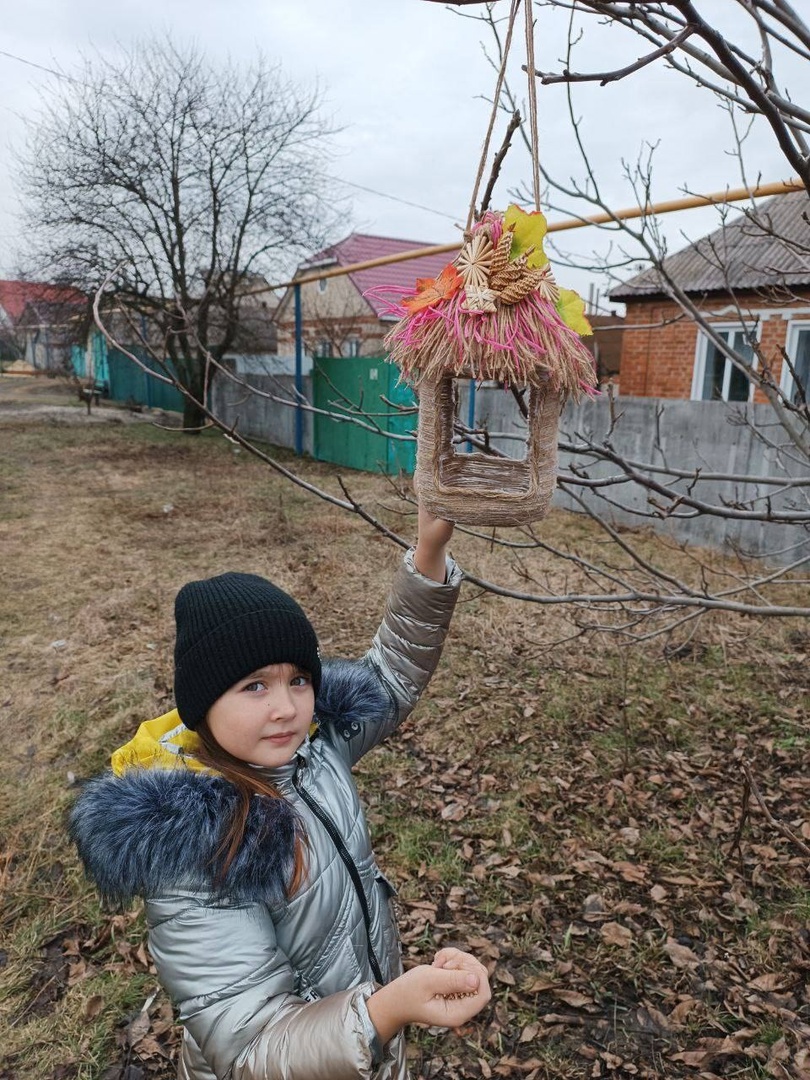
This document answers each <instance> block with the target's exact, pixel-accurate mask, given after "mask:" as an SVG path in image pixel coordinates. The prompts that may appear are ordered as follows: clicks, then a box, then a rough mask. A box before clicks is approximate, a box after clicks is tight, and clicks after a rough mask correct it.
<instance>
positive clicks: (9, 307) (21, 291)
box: [0, 281, 85, 322]
mask: <svg viewBox="0 0 810 1080" xmlns="http://www.w3.org/2000/svg"><path fill="white" fill-rule="evenodd" d="M84 300H85V295H84V293H83V292H81V291H80V290H79V289H74V288H73V287H72V286H70V285H49V284H47V283H46V282H43V281H0V308H3V310H4V311H5V313H6V314H7V315H8V317H9V319H11V321H12V322H17V320H18V319H19V318H20V316H21V315H22V313H23V311H24V310H25V305H26V304H35V303H37V302H45V303H56V304H78V303H81V302H83V301H84Z"/></svg>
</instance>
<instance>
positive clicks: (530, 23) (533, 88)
mask: <svg viewBox="0 0 810 1080" xmlns="http://www.w3.org/2000/svg"><path fill="white" fill-rule="evenodd" d="M524 11H525V14H526V71H527V73H528V76H529V132H530V135H531V144H532V182H533V184H534V208H535V210H539V209H540V147H539V139H538V134H537V83H536V82H535V77H534V72H535V66H534V18H533V15H532V4H531V0H526V4H525V6H524Z"/></svg>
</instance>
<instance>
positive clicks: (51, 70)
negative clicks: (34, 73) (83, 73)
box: [0, 49, 79, 83]
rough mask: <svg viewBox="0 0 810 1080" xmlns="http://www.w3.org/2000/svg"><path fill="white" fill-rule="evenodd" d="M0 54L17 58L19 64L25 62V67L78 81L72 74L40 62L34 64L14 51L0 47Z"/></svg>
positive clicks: (69, 80) (9, 57) (13, 58)
mask: <svg viewBox="0 0 810 1080" xmlns="http://www.w3.org/2000/svg"><path fill="white" fill-rule="evenodd" d="M0 56H6V57H8V59H9V60H17V61H18V62H19V63H20V64H25V65H26V66H27V67H32V68H36V69H37V70H38V71H47V73H48V74H49V75H56V77H57V78H58V79H67V80H68V82H74V83H78V82H79V80H78V79H74V78H73V76H72V75H66V74H65V73H64V71H57V70H56V69H55V68H49V67H45V66H44V65H42V64H35V63H34V61H33V60H26V59H25V58H24V57H22V56H16V55H15V54H14V53H10V52H6V51H5V49H0Z"/></svg>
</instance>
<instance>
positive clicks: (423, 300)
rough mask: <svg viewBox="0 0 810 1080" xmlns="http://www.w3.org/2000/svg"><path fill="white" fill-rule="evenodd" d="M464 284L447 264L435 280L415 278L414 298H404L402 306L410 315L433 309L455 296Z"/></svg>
mask: <svg viewBox="0 0 810 1080" xmlns="http://www.w3.org/2000/svg"><path fill="white" fill-rule="evenodd" d="M463 284H464V282H463V281H462V278H461V274H460V273H459V272H458V270H456V268H455V266H453V264H452V263H448V264H447V266H445V268H444V270H442V272H441V273H440V274H439V276H438V277H437V278H417V279H416V296H406V297H405V299H404V300H403V301H402V306H403V307H404V308H405V309H406V310H407V311H408V312H409V313H410V314H411V315H415V314H416V312H417V311H422V310H424V308H429V307H435V306H436V305H437V304H441V303H442V302H443V301H445V300H449V299H450V297H451V296H453V295H455V293H457V292H458V290H459V289H460V288H461V286H462V285H463Z"/></svg>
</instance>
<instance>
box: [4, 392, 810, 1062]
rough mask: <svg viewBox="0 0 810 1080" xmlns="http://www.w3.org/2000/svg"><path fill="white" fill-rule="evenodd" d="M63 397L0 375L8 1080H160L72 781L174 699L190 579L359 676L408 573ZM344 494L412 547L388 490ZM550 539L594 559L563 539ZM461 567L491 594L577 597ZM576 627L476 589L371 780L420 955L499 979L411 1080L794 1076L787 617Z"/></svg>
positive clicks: (554, 576)
mask: <svg viewBox="0 0 810 1080" xmlns="http://www.w3.org/2000/svg"><path fill="white" fill-rule="evenodd" d="M55 394H56V388H55V387H54V385H53V384H50V383H48V384H37V386H36V387H35V388H34V390H33V391H32V390H31V388H30V385H29V386H28V388H26V387H25V386H24V385H23V384H20V383H17V384H15V385H14V388H13V390H11V389H9V386H8V380H7V379H2V380H0V536H1V537H2V551H3V563H2V568H3V576H4V581H3V588H2V590H0V620H1V622H2V628H3V629H2V639H0V653H1V654H2V663H3V669H4V671H5V672H6V676H5V679H4V683H3V687H2V689H0V739H1V740H2V745H1V747H0V752H2V762H3V769H2V804H0V886H1V887H2V889H3V899H2V916H1V918H2V931H1V933H2V938H1V939H0V973H1V974H2V990H0V1080H67V1078H74V1077H75V1078H77V1080H91V1078H103V1080H146V1078H150V1080H155V1078H157V1080H168V1078H169V1077H172V1076H173V1074H174V1066H173V1060H172V1059H173V1056H174V1054H175V1053H176V1045H177V1035H176V1029H175V1028H174V1026H173V1023H172V1015H171V1008H170V1005H169V1003H168V1002H167V1001H166V999H165V997H164V996H163V995H162V993H161V992H160V990H159V987H158V985H157V982H156V979H155V975H154V971H153V969H152V967H151V963H150V958H149V955H148V953H147V951H146V949H145V937H144V932H143V925H142V922H141V917H140V910H139V908H138V907H136V908H134V909H133V910H132V911H120V912H119V911H116V912H105V911H102V910H101V909H100V908H99V905H98V903H97V901H96V899H95V897H94V893H93V890H92V888H91V887H90V886H89V885H88V884H87V883H86V882H85V881H84V879H83V876H82V873H81V871H80V868H79V866H78V863H77V859H76V856H75V854H74V852H73V851H72V850H71V848H70V847H69V846H68V843H67V841H66V837H65V830H64V823H65V814H66V811H67V809H68V807H69V806H70V803H71V801H72V799H73V798H74V797H75V792H76V790H77V786H78V785H79V784H81V782H82V780H83V779H84V778H86V777H88V776H90V775H92V774H94V773H96V772H97V771H99V770H100V769H102V768H103V767H104V766H105V764H106V762H107V760H108V758H109V754H110V752H111V751H112V749H114V748H115V747H116V746H117V745H119V744H120V743H121V742H123V741H125V740H126V739H127V738H129V736H130V735H131V734H132V732H133V731H134V729H135V727H136V726H137V724H138V723H139V721H141V720H142V719H144V718H148V717H150V716H153V715H157V714H158V713H160V712H162V711H164V710H165V709H166V708H167V707H169V706H170V705H171V680H172V672H171V647H172V603H173V599H174V595H175V593H176V591H177V589H178V587H179V586H180V585H181V584H182V583H183V582H184V581H186V580H188V579H189V578H194V577H199V576H203V575H208V574H214V573H218V572H221V571H224V570H226V569H241V570H248V571H255V572H258V573H261V574H264V575H266V576H268V577H270V578H272V579H273V580H275V581H277V582H278V583H279V584H280V585H281V586H283V587H284V588H285V589H288V590H289V591H290V592H291V593H292V594H293V595H294V596H296V597H297V598H298V599H299V600H300V601H301V602H302V604H303V605H304V607H305V608H306V609H307V610H308V611H309V612H310V613H311V615H312V617H313V621H314V622H315V624H316V627H317V629H318V632H319V635H320V637H321V641H322V644H323V648H324V651H325V652H326V653H327V654H332V655H343V656H356V655H359V654H360V653H362V651H363V650H364V649H365V647H366V645H367V643H368V642H369V640H370V638H371V636H372V634H373V632H374V630H375V628H376V624H377V619H378V617H379V613H380V611H381V609H382V605H383V602H384V598H385V593H386V588H387V584H388V581H389V579H390V577H391V574H392V572H393V570H394V567H395V565H396V564H397V561H398V559H399V557H400V555H399V552H398V550H397V549H396V548H395V546H394V545H393V544H391V543H390V542H389V541H387V540H385V539H384V538H382V537H380V536H378V535H377V534H375V533H373V532H372V531H371V530H370V529H369V527H368V526H367V525H365V524H364V523H363V522H362V521H360V520H358V519H357V518H354V517H350V516H348V515H347V514H346V513H344V512H343V511H340V510H338V509H335V508H332V507H330V506H328V505H327V504H325V503H323V502H321V501H318V500H315V499H313V498H312V497H311V496H308V495H306V494H305V493H303V492H301V491H300V490H298V489H296V488H294V487H293V486H291V485H290V484H289V483H288V482H286V481H284V480H282V479H280V478H279V477H277V476H276V475H274V474H273V473H272V472H271V471H269V470H268V469H267V468H266V467H264V466H262V465H260V464H259V463H258V462H256V461H255V460H253V459H251V458H250V457H248V456H247V455H246V454H244V453H235V452H234V448H233V446H231V445H230V444H229V443H228V442H227V441H226V440H224V439H223V438H222V437H221V436H218V435H205V436H203V437H198V438H192V437H188V436H185V437H183V436H178V435H177V434H175V433H172V432H169V431H165V430H160V429H158V428H156V427H154V426H152V425H150V424H149V423H145V422H132V421H131V418H128V419H127V422H123V420H122V418H121V416H120V414H118V413H114V412H113V411H112V410H106V411H104V418H105V420H107V421H108V422H99V421H98V420H97V419H92V418H91V419H90V420H87V418H86V417H84V414H83V410H82V408H81V407H80V406H79V405H78V404H75V405H71V404H70V402H69V401H68V400H67V399H66V398H64V397H61V398H60V397H59V396H58V395H57V396H55V397H54V395H55ZM32 395H33V396H32ZM12 397H13V398H15V399H16V400H15V401H14V402H11V401H10V399H11V398H12ZM32 402H33V403H34V404H40V405H49V404H56V405H59V404H60V403H61V404H63V405H65V406H67V407H68V412H67V413H58V412H57V413H53V412H51V413H48V412H39V413H33V414H29V415H27V416H26V415H21V413H20V410H21V409H22V408H23V407H27V405H29V404H31V403H32ZM286 460H287V461H288V462H290V461H291V459H290V458H287V459H286ZM296 467H298V464H296ZM300 468H301V471H302V472H303V473H304V474H305V475H307V476H308V477H309V478H311V479H314V480H316V482H317V483H319V484H321V485H323V486H325V487H327V488H329V489H330V490H332V491H334V492H335V493H338V494H339V488H338V485H337V476H336V471H335V470H333V469H330V468H329V467H327V466H323V465H319V464H317V463H313V462H304V463H301V464H300ZM347 482H348V484H349V486H350V488H351V490H352V494H353V495H354V496H355V497H356V498H358V499H360V500H361V501H362V502H364V503H366V504H367V505H369V506H373V507H374V508H375V511H376V512H379V513H380V514H381V516H382V517H383V518H384V520H386V521H387V522H389V524H391V525H392V527H394V528H396V529H397V530H398V531H400V532H404V533H408V534H409V533H411V532H412V530H413V520H412V518H404V519H403V517H402V515H401V512H400V511H399V510H397V509H396V507H395V506H393V503H394V500H393V498H392V495H391V489H390V487H389V485H388V484H387V483H386V482H385V481H383V480H382V479H380V478H378V477H373V476H369V475H365V474H349V475H348V476H347ZM386 506H388V509H386ZM543 533H544V535H546V536H548V537H549V538H550V539H551V540H552V541H553V542H554V543H555V544H556V545H561V546H565V545H575V546H576V547H577V548H578V549H579V550H587V551H592V552H594V553H598V552H599V551H600V550H601V548H600V544H599V538H598V536H597V534H596V533H595V532H594V530H593V529H592V527H591V526H590V525H589V524H588V523H587V522H586V521H584V520H583V519H581V518H579V517H575V516H574V515H567V514H562V513H557V514H554V515H552V517H551V518H550V519H549V521H548V522H546V523H544V525H543ZM645 543H648V544H649V545H650V546H651V548H655V547H656V546H657V545H658V542H657V541H654V540H652V539H649V540H646V541H645ZM454 552H455V554H456V556H457V558H458V559H459V561H460V562H461V563H462V565H463V566H466V567H469V568H470V569H471V570H472V571H474V572H475V573H478V574H481V575H482V576H486V577H490V578H494V579H496V580H499V581H502V582H504V583H506V584H519V582H520V577H519V574H520V573H524V574H525V573H526V572H528V573H529V574H530V576H531V577H532V578H534V580H535V581H539V582H545V581H549V582H553V583H557V584H559V583H562V581H563V580H564V575H566V574H570V573H571V571H570V569H566V567H565V565H563V564H560V563H555V562H553V561H552V560H551V557H550V556H548V555H545V554H543V553H541V552H534V553H532V554H531V556H530V557H529V561H528V562H527V563H526V562H524V564H523V566H522V567H512V568H510V566H508V565H507V564H506V562H505V559H504V556H503V554H502V553H501V552H499V551H498V550H497V549H495V550H489V548H487V547H486V546H485V545H482V544H481V543H480V542H478V541H474V540H472V539H470V538H468V537H465V536H462V535H458V534H457V538H456V543H455V544H454ZM674 558H676V556H674V555H673V559H674ZM679 572H680V571H679ZM569 616H570V613H568V612H566V611H564V610H563V609H560V608H556V607H548V608H546V607H543V608H540V607H537V606H532V605H528V604H521V603H519V602H516V601H509V600H504V599H502V598H498V597H495V596H491V595H482V594H480V593H479V591H478V590H476V589H473V588H471V587H470V586H469V585H467V586H465V589H464V592H463V595H462V602H461V603H460V605H459V609H458V614H457V618H456V621H455V623H454V629H453V632H452V635H451V640H450V642H449V644H448V647H447V650H446V653H445V657H444V660H443V662H442V665H441V669H440V671H439V673H438V674H437V676H436V678H435V680H434V682H433V684H432V687H431V690H430V691H429V693H428V694H427V696H426V698H425V700H424V701H423V702H422V703H421V704H420V706H419V708H418V710H417V712H416V714H415V715H414V717H413V718H412V719H411V721H410V722H409V723H408V725H407V726H406V727H405V728H404V730H402V731H401V732H400V733H398V734H397V735H396V736H395V737H394V738H393V739H392V740H390V742H389V743H388V744H387V745H386V746H385V747H383V748H381V749H380V750H379V751H377V752H376V753H375V754H373V755H370V757H369V758H368V759H367V760H366V761H365V762H364V763H363V764H362V767H361V770H360V784H361V788H362V791H363V793H364V797H365V800H366V803H367V805H368V808H369V817H370V820H371V823H372V831H373V834H374V837H375V843H376V847H377V849H378V854H379V857H380V860H381V862H382V864H383V865H384V866H385V868H386V869H387V870H388V871H389V872H390V875H391V876H392V877H393V879H394V880H395V882H396V883H397V884H398V886H399V889H400V906H401V914H402V919H401V925H402V931H403V942H404V947H405V950H406V953H407V956H408V958H413V959H414V960H415V959H417V958H420V959H421V958H425V957H427V956H429V955H430V953H431V951H432V950H434V949H435V948H436V947H437V946H438V945H439V944H448V943H455V944H459V945H461V946H463V947H467V948H470V949H472V950H473V951H474V952H476V953H477V954H478V955H479V956H481V957H482V958H483V959H485V960H486V961H487V962H488V964H489V966H490V968H491V970H492V972H493V981H494V987H495V994H494V1001H493V1005H492V1007H491V1008H490V1010H489V1011H488V1012H487V1013H486V1014H485V1015H484V1017H483V1018H482V1019H481V1021H480V1022H478V1023H473V1024H470V1025H469V1026H468V1027H466V1028H464V1029H462V1030H460V1031H457V1032H453V1033H443V1032H442V1033H439V1032H425V1031H414V1032H412V1037H411V1042H412V1052H413V1073H414V1077H423V1078H427V1077H442V1078H450V1080H452V1078H454V1077H459V1078H460V1077H464V1078H473V1077H475V1078H478V1077H491V1076H499V1077H513V1076H514V1077H524V1078H526V1080H539V1078H541V1077H549V1078H551V1077H554V1078H564V1077H606V1076H609V1075H613V1076H617V1077H622V1076H634V1077H687V1076H689V1077H700V1078H703V1080H711V1078H713V1077H715V1076H722V1077H763V1078H764V1077H776V1078H783V1077H788V1078H795V1080H799V1078H800V1077H805V1078H806V1077H808V1076H810V1049H808V1048H810V991H809V990H808V982H809V981H810V979H809V978H808V977H809V976H810V932H809V931H808V925H809V924H810V888H808V869H809V867H808V858H807V845H808V843H810V775H809V774H808V769H807V763H808V750H809V749H810V731H808V714H807V702H808V652H810V631H808V627H807V626H806V625H801V624H799V623H797V622H792V621H791V622H788V621H786V622H781V623H772V624H765V623H756V622H754V621H753V620H747V621H743V620H739V619H732V618H730V617H717V618H714V619H712V620H711V621H709V620H706V621H705V622H704V623H703V624H701V626H700V628H699V630H698V632H697V634H696V635H695V636H694V637H693V638H692V640H691V643H690V646H689V648H688V649H685V650H682V652H681V653H680V654H679V656H678V658H677V659H672V658H669V659H667V658H666V657H665V655H664V651H663V648H662V643H661V642H660V641H657V642H656V641H652V642H650V643H649V644H648V645H647V646H646V647H645V649H644V650H641V649H636V650H629V651H628V650H621V649H619V648H618V646H617V645H616V643H615V640H613V639H612V638H611V637H610V635H598V634H597V635H590V636H588V637H583V638H579V639H575V640H572V641H569V642H567V643H565V644H561V645H559V646H557V647H555V648H552V649H549V648H548V647H547V643H548V642H549V641H552V640H555V639H560V638H563V637H565V636H566V635H567V634H569V633H570V631H571V623H570V622H569ZM746 763H748V764H749V765H750V769H751V772H752V775H753V777H754V778H755V780H756V783H757V785H758V789H759V791H760V793H761V797H762V799H763V801H764V804H765V806H766V807H767V810H768V813H769V814H770V815H771V816H772V818H773V821H775V822H777V823H778V825H780V826H782V827H783V829H782V830H780V829H779V828H777V827H776V826H775V825H774V824H773V823H772V822H771V821H769V820H768V818H767V817H766V815H765V813H764V812H763V810H762V808H761V806H760V805H759V804H758V803H757V801H756V799H755V798H753V797H752V798H751V799H750V805H749V806H748V807H747V809H748V813H747V815H744V813H743V812H744V809H745V807H744V802H743V794H744V783H743V773H742V769H743V765H744V764H746ZM784 828H787V829H789V830H790V831H791V832H792V834H793V835H794V836H795V838H796V840H797V841H798V842H793V841H791V840H790V839H789V838H788V836H786V835H785V832H784V831H783V830H784Z"/></svg>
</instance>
